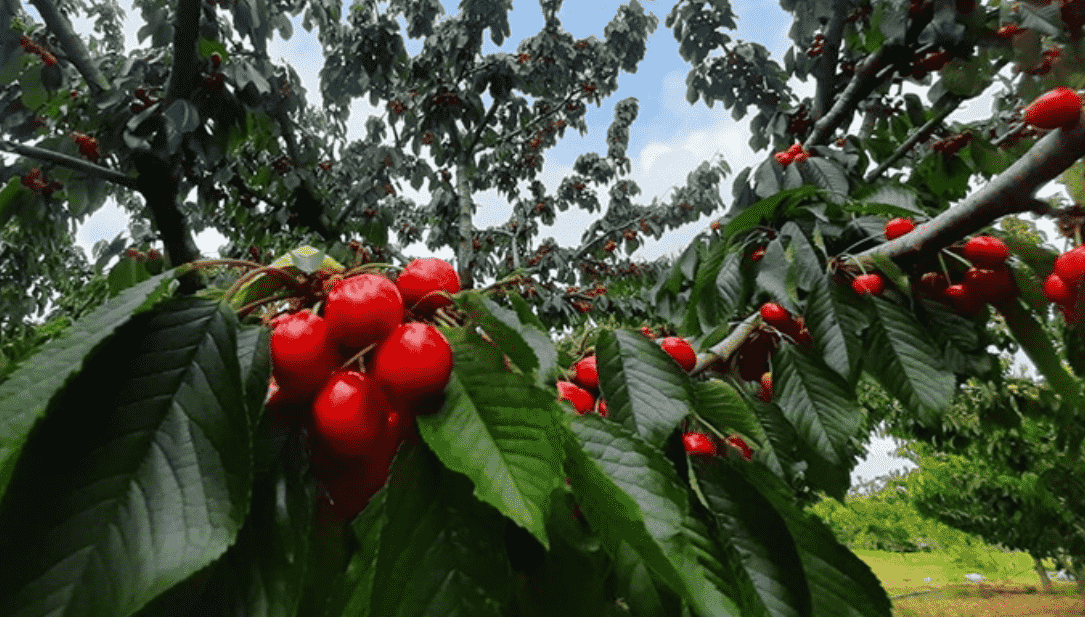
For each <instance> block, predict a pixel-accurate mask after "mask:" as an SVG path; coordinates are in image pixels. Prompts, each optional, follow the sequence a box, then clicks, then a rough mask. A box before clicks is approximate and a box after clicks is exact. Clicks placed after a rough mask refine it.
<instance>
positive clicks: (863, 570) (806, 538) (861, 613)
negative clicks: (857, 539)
mask: <svg viewBox="0 0 1085 617" xmlns="http://www.w3.org/2000/svg"><path fill="white" fill-rule="evenodd" d="M741 472H742V473H743V474H744V475H745V476H746V478H747V480H748V481H749V482H750V484H752V485H753V486H755V487H757V489H758V490H759V491H760V492H761V494H762V495H764V497H765V498H766V499H768V500H769V501H770V502H771V503H772V505H773V507H774V508H775V510H776V511H777V512H778V513H779V514H780V515H782V516H783V519H784V521H785V522H786V523H787V527H788V529H789V530H790V531H791V537H792V538H794V539H795V544H796V545H797V546H798V549H799V557H800V558H801V559H802V566H803V571H804V572H805V573H806V582H807V585H808V586H809V587H810V596H811V597H812V598H813V600H814V615H818V616H822V615H824V616H826V617H828V616H840V617H879V616H880V617H891V616H892V614H893V607H892V603H891V602H890V600H889V596H888V595H887V594H886V593H885V589H884V588H883V587H882V584H881V581H879V580H878V577H876V576H874V573H873V572H871V570H870V566H868V565H866V563H864V562H863V561H862V560H861V559H859V558H858V557H856V556H855V555H854V554H853V553H852V552H851V551H849V550H848V549H847V548H846V547H845V546H843V545H841V544H840V543H839V542H837V540H836V538H835V537H834V536H833V532H832V531H831V530H830V529H829V528H828V527H826V526H825V524H824V523H822V522H821V520H819V519H818V518H817V516H815V515H814V514H811V513H809V512H804V511H803V510H801V509H800V508H798V507H797V506H796V505H795V503H794V500H793V498H792V497H791V495H792V492H791V490H790V489H789V488H788V487H787V486H786V485H784V484H783V482H782V481H781V480H780V479H779V478H777V477H775V476H773V475H772V474H771V473H769V472H768V470H766V469H761V468H758V467H757V466H755V465H745V466H742V467H741Z"/></svg>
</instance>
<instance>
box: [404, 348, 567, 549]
mask: <svg viewBox="0 0 1085 617" xmlns="http://www.w3.org/2000/svg"><path fill="white" fill-rule="evenodd" d="M450 340H455V343H454V344H453V352H454V354H455V358H454V366H455V370H454V372H453V374H452V378H451V379H450V380H449V384H448V387H447V389H446V395H447V398H446V400H445V405H444V409H443V411H441V412H440V413H437V414H433V415H430V416H419V418H418V430H419V433H421V435H422V438H423V439H425V441H426V443H427V444H429V446H430V447H431V448H432V449H433V451H434V453H435V454H436V455H437V457H438V458H439V459H440V460H441V462H442V463H444V465H445V466H446V467H448V468H449V469H451V470H453V471H456V472H459V473H462V474H464V475H466V476H467V477H469V478H470V479H471V481H472V482H474V484H475V496H476V497H477V498H478V499H479V500H481V501H483V502H486V503H488V504H490V505H492V506H494V507H495V508H497V509H498V511H500V512H501V513H502V514H504V515H505V516H507V517H509V518H510V519H512V520H513V521H515V522H516V523H517V524H518V525H520V526H521V527H523V528H524V529H526V530H528V531H529V532H531V534H532V535H534V536H535V537H536V539H538V540H539V542H541V543H542V544H543V546H549V544H550V541H549V538H548V537H547V533H546V515H547V502H548V499H549V497H550V493H551V491H553V489H554V488H557V487H559V486H561V485H562V483H563V482H564V475H563V474H562V472H561V444H560V442H559V441H558V440H557V434H558V433H557V425H556V423H555V421H554V418H555V415H556V414H561V413H563V411H562V409H561V408H560V407H559V406H558V405H557V403H556V400H557V395H556V394H554V393H552V392H550V391H548V390H544V389H542V388H539V387H538V386H536V385H535V384H534V383H533V382H532V380H531V379H530V378H529V377H527V376H525V375H517V374H515V373H511V372H509V371H506V370H504V369H503V368H500V369H498V370H496V371H495V370H494V361H493V358H492V356H494V355H495V354H496V351H494V350H493V349H492V348H490V347H489V346H488V345H486V344H485V343H483V342H481V341H467V340H462V339H461V338H460V337H454V338H453V339H450ZM497 364H498V366H500V359H498V360H497Z"/></svg>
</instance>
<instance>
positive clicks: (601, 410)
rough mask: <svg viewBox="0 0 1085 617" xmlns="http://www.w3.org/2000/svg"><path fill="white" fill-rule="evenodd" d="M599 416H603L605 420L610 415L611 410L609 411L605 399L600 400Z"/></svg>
mask: <svg viewBox="0 0 1085 617" xmlns="http://www.w3.org/2000/svg"><path fill="white" fill-rule="evenodd" d="M599 415H601V416H603V417H604V418H605V417H607V416H608V415H610V410H609V409H607V402H606V401H604V400H603V399H599Z"/></svg>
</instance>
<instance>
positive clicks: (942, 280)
mask: <svg viewBox="0 0 1085 617" xmlns="http://www.w3.org/2000/svg"><path fill="white" fill-rule="evenodd" d="M961 254H962V255H963V256H964V258H965V259H967V260H968V261H970V262H971V263H972V267H971V268H969V269H968V270H967V271H965V273H964V276H963V278H962V279H961V281H960V282H958V283H954V284H950V280H949V278H948V277H947V276H946V275H945V274H943V273H941V272H927V273H925V274H924V275H923V276H922V277H921V278H920V281H919V289H920V291H922V292H924V293H926V294H927V295H929V296H932V297H934V298H938V299H940V300H942V301H944V302H947V303H949V304H950V306H952V307H953V308H954V309H955V310H956V311H957V312H958V313H960V314H962V315H966V316H973V315H975V314H976V313H978V312H979V310H980V309H981V308H983V305H984V304H998V303H1001V302H1005V301H1006V300H1009V299H1010V298H1013V297H1014V296H1016V295H1017V293H1018V290H1017V280H1016V279H1014V277H1013V274H1011V273H1010V271H1009V269H1007V268H1006V260H1007V259H1008V258H1009V256H1010V251H1009V249H1008V248H1006V244H1005V243H1004V242H1002V240H999V239H998V238H995V237H993V236H976V237H975V238H972V239H970V240H969V241H968V242H966V243H965V245H964V248H963V249H962V251H961Z"/></svg>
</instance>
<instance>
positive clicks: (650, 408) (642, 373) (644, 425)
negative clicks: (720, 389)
mask: <svg viewBox="0 0 1085 617" xmlns="http://www.w3.org/2000/svg"><path fill="white" fill-rule="evenodd" d="M595 357H596V365H597V366H598V368H599V389H600V391H601V395H602V398H604V399H606V401H607V407H608V408H609V410H610V418H611V419H612V420H614V421H616V422H620V423H622V424H624V425H625V426H626V428H628V429H629V430H631V431H635V432H637V433H638V434H639V435H640V436H641V438H643V439H644V440H645V441H647V442H648V443H650V444H652V445H653V446H656V447H661V446H662V444H663V443H664V442H665V441H666V440H667V437H668V436H670V434H671V432H672V431H674V428H675V427H676V426H678V423H679V422H681V421H682V419H683V418H685V417H686V415H687V414H689V409H690V405H691V404H692V402H693V390H692V385H691V382H690V379H689V376H688V375H686V374H685V373H684V372H683V371H682V368H681V367H680V366H678V363H677V362H675V361H674V358H672V357H670V355H668V354H667V352H665V351H663V349H661V348H660V347H659V345H658V344H656V343H654V342H652V341H650V340H648V339H646V338H645V337H644V336H642V335H641V334H640V333H639V332H638V333H633V332H629V331H627V330H604V331H603V332H602V333H600V335H599V339H598V340H597V341H596V344H595Z"/></svg>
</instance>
